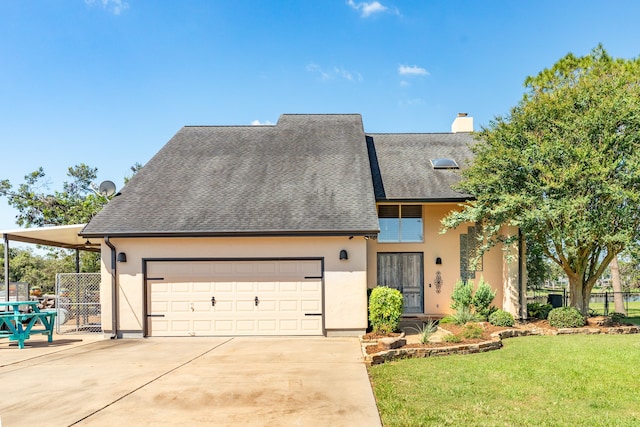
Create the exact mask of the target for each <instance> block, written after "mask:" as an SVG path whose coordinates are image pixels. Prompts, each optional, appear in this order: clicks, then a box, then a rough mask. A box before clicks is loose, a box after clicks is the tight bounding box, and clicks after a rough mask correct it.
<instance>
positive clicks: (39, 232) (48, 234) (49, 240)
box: [0, 224, 100, 252]
mask: <svg viewBox="0 0 640 427" xmlns="http://www.w3.org/2000/svg"><path fill="white" fill-rule="evenodd" d="M85 225H86V224H73V225H60V226H53V227H40V228H20V229H15V230H4V231H0V233H2V235H3V237H5V236H6V238H7V239H8V240H12V241H16V242H24V243H32V244H35V245H44V246H55V247H58V248H65V249H81V250H83V251H91V252H100V243H96V242H90V241H89V240H87V239H86V238H83V237H80V236H79V235H78V233H80V231H82V229H83V228H84V226H85ZM87 242H88V243H87Z"/></svg>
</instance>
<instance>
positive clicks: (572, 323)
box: [548, 307, 584, 328]
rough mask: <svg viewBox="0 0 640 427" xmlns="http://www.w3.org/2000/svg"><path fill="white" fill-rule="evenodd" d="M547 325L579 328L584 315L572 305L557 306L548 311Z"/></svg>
mask: <svg viewBox="0 0 640 427" xmlns="http://www.w3.org/2000/svg"><path fill="white" fill-rule="evenodd" d="M548 319H549V325H551V326H553V327H554V328H579V327H580V326H584V317H583V316H582V313H580V312H579V311H578V310H577V309H576V308H574V307H558V308H554V309H553V310H551V311H550V312H549V317H548Z"/></svg>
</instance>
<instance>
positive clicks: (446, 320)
mask: <svg viewBox="0 0 640 427" xmlns="http://www.w3.org/2000/svg"><path fill="white" fill-rule="evenodd" d="M440 323H456V319H454V318H453V316H451V315H449V316H444V317H443V318H442V319H440Z"/></svg>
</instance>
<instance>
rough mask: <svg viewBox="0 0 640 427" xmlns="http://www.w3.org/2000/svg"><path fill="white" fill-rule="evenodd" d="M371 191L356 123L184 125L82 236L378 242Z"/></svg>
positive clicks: (294, 120)
mask: <svg viewBox="0 0 640 427" xmlns="http://www.w3.org/2000/svg"><path fill="white" fill-rule="evenodd" d="M372 182H373V181H372V178H371V170H370V167H369V161H368V156H367V146H366V138H365V135H364V130H363V126H362V118H361V116H360V115H358V114H341V115H289V114H288V115H283V116H281V117H280V120H279V121H278V123H277V125H275V126H193V127H191V126H189V127H184V128H182V129H181V130H180V131H179V132H178V133H177V134H176V135H175V136H174V137H173V138H172V139H171V140H170V141H169V142H168V143H167V144H166V145H165V146H164V147H163V148H162V149H161V150H160V151H159V152H158V153H157V154H156V155H155V156H154V157H153V158H152V159H151V160H150V161H149V162H148V163H147V165H145V166H144V167H143V168H142V170H140V172H139V173H138V174H137V175H136V176H134V177H133V179H132V180H131V181H130V182H129V183H128V184H127V185H126V186H125V187H124V188H123V189H122V191H121V194H120V195H119V196H117V197H115V198H114V199H113V200H112V201H111V202H110V203H109V204H108V205H107V206H106V207H105V208H104V209H103V210H102V211H101V212H100V213H98V215H96V217H95V218H93V219H92V220H91V222H90V223H89V224H88V225H87V226H86V228H85V229H84V230H83V232H82V234H83V235H84V236H102V235H111V236H115V235H175V234H181V235H227V234H228V235H263V234H267V235H269V234H271V235H286V234H293V235H295V234H316V233H323V234H324V233H326V234H375V233H376V232H377V230H378V222H377V216H376V209H375V198H374V192H373V184H372Z"/></svg>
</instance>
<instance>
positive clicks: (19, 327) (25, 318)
mask: <svg viewBox="0 0 640 427" xmlns="http://www.w3.org/2000/svg"><path fill="white" fill-rule="evenodd" d="M21 307H26V309H24V310H23V311H20V308H21ZM55 319H56V312H55V311H40V308H38V301H9V302H6V301H2V302H0V338H9V340H10V341H18V348H24V342H25V340H28V339H29V338H30V337H31V334H43V335H47V341H48V342H52V341H53V326H54V324H55ZM34 326H36V328H35V329H34ZM39 326H42V328H40V327H39Z"/></svg>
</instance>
